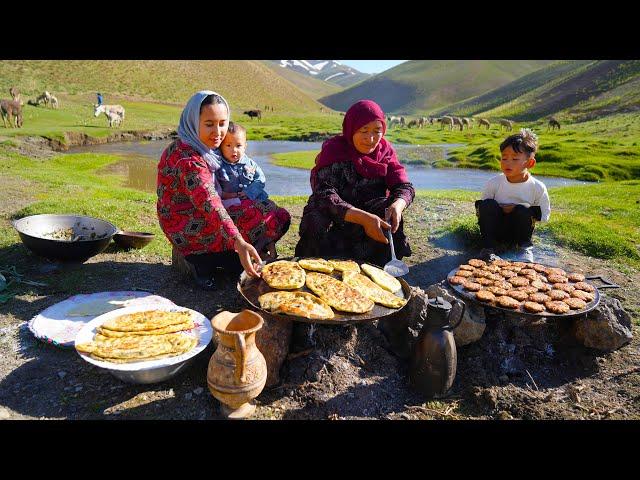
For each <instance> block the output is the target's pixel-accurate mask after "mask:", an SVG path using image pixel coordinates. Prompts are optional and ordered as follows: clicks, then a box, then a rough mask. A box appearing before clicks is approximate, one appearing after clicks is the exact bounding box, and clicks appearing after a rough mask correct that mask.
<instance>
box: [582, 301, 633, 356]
mask: <svg viewBox="0 0 640 480" xmlns="http://www.w3.org/2000/svg"><path fill="white" fill-rule="evenodd" d="M573 334H574V336H575V338H576V339H577V340H578V342H580V343H581V344H582V345H584V346H585V347H590V348H596V349H598V350H604V351H612V350H617V349H618V348H620V347H622V346H623V345H626V344H627V343H629V342H630V341H631V340H632V338H633V333H632V329H631V316H630V315H629V313H628V312H626V311H625V310H624V308H622V305H621V304H620V301H619V300H618V299H617V298H611V297H606V296H604V295H602V297H601V298H600V305H598V308H596V309H595V310H593V311H591V312H589V313H588V314H587V316H586V318H585V317H580V318H577V319H576V320H574V324H573Z"/></svg>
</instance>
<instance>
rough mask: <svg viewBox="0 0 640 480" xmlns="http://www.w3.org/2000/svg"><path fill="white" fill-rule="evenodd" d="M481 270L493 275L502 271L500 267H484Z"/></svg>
mask: <svg viewBox="0 0 640 480" xmlns="http://www.w3.org/2000/svg"><path fill="white" fill-rule="evenodd" d="M481 268H482V269H483V270H487V271H488V272H491V273H496V272H499V271H500V267H498V266H497V265H485V266H484V267H481Z"/></svg>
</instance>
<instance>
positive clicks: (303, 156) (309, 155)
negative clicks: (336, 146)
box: [271, 151, 318, 170]
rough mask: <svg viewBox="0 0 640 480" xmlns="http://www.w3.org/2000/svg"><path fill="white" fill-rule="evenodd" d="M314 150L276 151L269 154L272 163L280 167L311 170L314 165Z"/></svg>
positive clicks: (315, 154) (315, 153) (316, 153)
mask: <svg viewBox="0 0 640 480" xmlns="http://www.w3.org/2000/svg"><path fill="white" fill-rule="evenodd" d="M317 155H318V152H316V151H306V152H288V153H276V154H274V155H272V156H271V158H273V163H275V164H276V165H280V166H281V167H288V168H301V169H304V170H311V169H312V168H313V166H314V165H315V160H316V156H317Z"/></svg>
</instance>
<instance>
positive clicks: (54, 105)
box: [49, 95, 58, 108]
mask: <svg viewBox="0 0 640 480" xmlns="http://www.w3.org/2000/svg"><path fill="white" fill-rule="evenodd" d="M49 103H50V104H51V108H58V99H57V98H56V97H55V96H53V95H51V97H50V98H49Z"/></svg>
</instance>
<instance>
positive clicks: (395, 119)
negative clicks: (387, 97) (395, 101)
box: [387, 115, 400, 128]
mask: <svg viewBox="0 0 640 480" xmlns="http://www.w3.org/2000/svg"><path fill="white" fill-rule="evenodd" d="M387 122H388V123H389V128H391V127H393V125H395V124H396V123H397V124H398V125H400V117H396V116H394V115H391V116H390V117H387Z"/></svg>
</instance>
